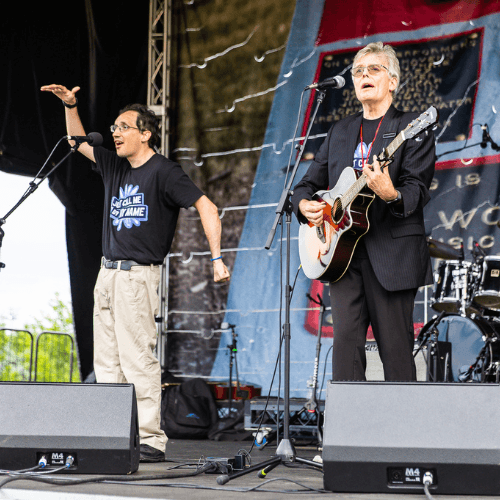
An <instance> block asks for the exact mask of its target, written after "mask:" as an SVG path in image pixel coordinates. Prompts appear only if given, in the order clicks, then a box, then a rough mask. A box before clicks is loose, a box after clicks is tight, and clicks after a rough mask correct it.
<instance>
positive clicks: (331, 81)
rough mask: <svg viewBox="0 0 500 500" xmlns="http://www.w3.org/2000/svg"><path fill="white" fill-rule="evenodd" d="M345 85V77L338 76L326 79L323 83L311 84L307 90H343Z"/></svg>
mask: <svg viewBox="0 0 500 500" xmlns="http://www.w3.org/2000/svg"><path fill="white" fill-rule="evenodd" d="M344 85H345V79H344V77H343V76H340V75H337V76H332V77H330V78H325V79H324V80H323V81H322V82H318V83H311V85H308V86H307V87H306V89H319V90H323V89H327V88H328V87H333V88H334V89H341V88H342V87H343V86H344Z"/></svg>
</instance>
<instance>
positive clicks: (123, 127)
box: [109, 123, 139, 133]
mask: <svg viewBox="0 0 500 500" xmlns="http://www.w3.org/2000/svg"><path fill="white" fill-rule="evenodd" d="M129 128H135V129H136V130H139V129H138V128H137V127H132V126H130V125H127V124H126V123H124V124H123V125H116V124H113V125H111V127H109V130H111V132H112V133H115V132H116V131H117V130H119V131H120V132H126V131H127V130H128V129H129Z"/></svg>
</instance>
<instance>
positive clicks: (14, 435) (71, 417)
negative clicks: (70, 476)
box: [0, 382, 140, 474]
mask: <svg viewBox="0 0 500 500" xmlns="http://www.w3.org/2000/svg"><path fill="white" fill-rule="evenodd" d="M138 432H139V431H138V419H137V402H136V397H135V389H134V386H133V385H130V384H54V383H28V382H3V383H0V469H6V470H20V469H26V468H29V467H34V466H36V465H37V464H38V463H39V461H40V460H45V461H46V462H47V468H58V467H64V465H65V464H66V463H67V462H68V463H70V464H71V463H72V465H71V466H70V467H68V468H67V469H64V470H65V471H66V472H70V473H80V474H130V473H132V472H135V471H136V470H137V469H138V468H139V455H140V445H139V435H138Z"/></svg>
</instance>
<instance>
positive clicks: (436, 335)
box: [418, 238, 500, 383]
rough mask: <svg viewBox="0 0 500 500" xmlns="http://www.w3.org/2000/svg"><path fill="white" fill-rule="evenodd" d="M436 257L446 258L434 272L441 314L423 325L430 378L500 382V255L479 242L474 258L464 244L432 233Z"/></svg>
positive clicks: (433, 303)
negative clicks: (460, 245)
mask: <svg viewBox="0 0 500 500" xmlns="http://www.w3.org/2000/svg"><path fill="white" fill-rule="evenodd" d="M427 245H428V248H429V253H430V255H431V257H435V258H438V259H442V260H441V261H440V262H439V264H438V267H437V270H436V272H435V275H434V287H433V294H432V298H431V300H430V303H431V307H432V308H433V309H434V310H435V311H437V312H439V315H438V316H437V317H435V318H434V319H433V320H431V321H430V322H428V323H427V324H426V325H424V327H423V328H422V330H421V332H420V334H419V337H418V340H419V342H420V345H419V348H418V350H420V349H421V348H422V347H423V346H424V345H427V349H428V350H427V352H428V360H427V361H428V364H427V368H428V377H427V378H428V380H430V381H444V382H483V383H484V382H495V383H498V382H499V381H500V347H499V344H500V256H496V255H492V256H487V255H485V253H484V251H483V250H482V248H481V247H479V245H478V244H477V243H475V244H474V247H473V250H472V261H466V260H464V252H463V248H460V249H456V248H455V247H453V246H451V245H448V244H446V243H443V242H441V241H438V240H433V239H431V238H427Z"/></svg>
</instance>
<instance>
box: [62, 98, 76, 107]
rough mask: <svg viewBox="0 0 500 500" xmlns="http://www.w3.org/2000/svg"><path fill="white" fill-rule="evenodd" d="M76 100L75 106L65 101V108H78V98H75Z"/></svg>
mask: <svg viewBox="0 0 500 500" xmlns="http://www.w3.org/2000/svg"><path fill="white" fill-rule="evenodd" d="M75 99H76V100H75V104H68V103H67V102H64V101H62V103H63V104H64V106H65V107H66V108H69V109H71V108H76V107H77V106H78V98H76V97H75Z"/></svg>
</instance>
